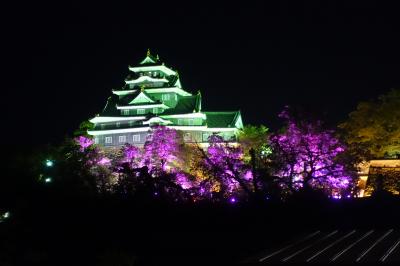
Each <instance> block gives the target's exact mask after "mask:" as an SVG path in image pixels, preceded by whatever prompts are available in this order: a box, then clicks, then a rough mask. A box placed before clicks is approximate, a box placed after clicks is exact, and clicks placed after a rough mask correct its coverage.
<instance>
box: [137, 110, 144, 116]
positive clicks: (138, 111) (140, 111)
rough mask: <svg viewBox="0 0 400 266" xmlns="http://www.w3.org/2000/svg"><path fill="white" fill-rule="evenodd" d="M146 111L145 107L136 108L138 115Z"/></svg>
mask: <svg viewBox="0 0 400 266" xmlns="http://www.w3.org/2000/svg"><path fill="white" fill-rule="evenodd" d="M145 113H146V110H145V109H137V114H138V115H144V114H145Z"/></svg>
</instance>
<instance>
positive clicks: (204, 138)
mask: <svg viewBox="0 0 400 266" xmlns="http://www.w3.org/2000/svg"><path fill="white" fill-rule="evenodd" d="M209 137H210V134H208V133H203V141H208V138H209Z"/></svg>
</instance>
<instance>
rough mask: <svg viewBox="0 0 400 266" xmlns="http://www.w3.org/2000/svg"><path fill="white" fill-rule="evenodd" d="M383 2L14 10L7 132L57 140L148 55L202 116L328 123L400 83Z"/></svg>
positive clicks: (392, 20) (26, 139)
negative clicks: (292, 109)
mask: <svg viewBox="0 0 400 266" xmlns="http://www.w3.org/2000/svg"><path fill="white" fill-rule="evenodd" d="M377 3H378V2H362V4H361V5H359V4H352V5H350V4H339V3H338V2H336V3H334V2H330V3H311V2H310V3H309V4H307V5H303V4H296V5H292V4H288V3H284V2H280V4H279V5H274V6H273V5H268V6H267V5H261V4H259V5H250V4H248V5H246V6H240V5H232V4H229V5H219V6H216V5H209V6H205V5H204V6H200V5H197V6H193V5H192V6H185V5H182V4H179V5H173V4H170V3H164V4H155V3H153V4H152V5H151V6H150V5H149V6H146V5H145V4H137V3H134V4H132V5H130V6H120V7H118V8H116V7H110V6H101V5H100V4H97V5H96V6H76V7H66V6H60V7H55V6H46V5H43V6H38V5H33V6H24V7H23V8H20V7H10V8H9V10H7V11H9V12H8V15H7V16H6V17H5V18H3V19H5V21H4V23H3V24H4V25H5V26H6V27H5V32H4V35H3V37H4V40H6V42H5V43H6V49H4V50H3V51H4V52H5V56H4V57H3V58H4V61H3V67H4V69H6V71H3V73H5V74H6V76H5V80H6V82H5V84H4V87H3V91H4V92H5V97H4V98H3V102H4V103H5V107H4V108H5V110H6V121H5V124H4V128H11V129H13V132H14V133H13V134H14V135H15V138H17V139H19V140H20V141H21V143H22V144H28V145H38V144H44V143H48V142H53V143H54V142H56V141H60V140H61V139H62V138H63V137H64V136H65V135H67V134H71V133H72V131H73V130H74V129H76V128H77V126H78V125H79V123H80V122H81V121H83V120H86V119H89V118H92V117H93V116H94V115H95V114H96V113H99V112H100V111H101V109H102V108H103V107H104V105H105V103H106V100H107V98H108V97H109V96H110V95H111V89H113V88H119V87H121V86H122V85H123V83H124V78H125V77H126V76H127V74H128V65H135V64H137V63H138V62H139V61H140V60H142V59H143V57H144V56H145V53H146V50H147V48H150V49H151V51H152V52H153V53H155V54H158V55H159V56H160V58H161V60H162V61H164V62H165V63H166V65H168V66H170V67H172V68H174V69H177V70H178V71H179V74H180V77H181V80H182V85H183V87H184V88H185V89H187V90H188V91H192V92H196V91H197V90H201V92H202V95H203V103H204V104H203V109H207V110H236V109H240V110H241V111H242V115H243V119H244V122H245V124H248V123H250V124H265V125H266V126H268V127H270V128H272V129H276V128H277V127H278V126H279V123H278V120H277V118H276V115H277V113H278V112H279V111H280V110H281V109H282V108H283V106H284V105H291V106H300V107H303V108H305V109H307V110H309V111H311V112H312V113H315V114H316V115H317V116H319V117H320V118H322V119H324V120H326V121H327V122H328V124H330V125H331V126H333V125H335V124H336V123H337V122H339V121H341V120H343V119H345V118H346V116H347V114H348V113H349V112H350V111H352V110H354V109H355V107H356V104H357V103H358V102H359V101H362V100H368V99H371V98H376V97H377V96H378V95H380V94H382V93H385V92H386V91H388V90H389V89H390V88H399V87H400V75H399V70H400V52H399V50H400V48H399V47H400V45H399V37H398V36H399V27H398V26H399V23H398V22H397V21H396V20H397V15H396V14H395V13H396V10H397V9H396V8H395V7H387V6H386V7H382V6H379V5H378V4H377ZM383 10H385V11H383ZM3 134H6V133H5V132H3Z"/></svg>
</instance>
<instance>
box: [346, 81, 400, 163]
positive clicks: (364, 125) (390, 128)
mask: <svg viewBox="0 0 400 266" xmlns="http://www.w3.org/2000/svg"><path fill="white" fill-rule="evenodd" d="M339 127H340V128H341V129H342V130H343V136H344V139H345V141H346V143H347V144H348V145H349V146H351V147H354V148H357V147H363V148H364V149H367V150H368V151H369V153H370V157H372V158H383V157H392V158H393V157H400V90H399V89H392V90H391V91H390V92H388V93H387V94H385V95H382V96H380V97H379V98H378V100H374V101H367V102H361V103H359V104H358V106H357V110H355V111H354V112H352V113H350V115H349V118H348V120H347V121H345V122H344V123H342V124H340V125H339Z"/></svg>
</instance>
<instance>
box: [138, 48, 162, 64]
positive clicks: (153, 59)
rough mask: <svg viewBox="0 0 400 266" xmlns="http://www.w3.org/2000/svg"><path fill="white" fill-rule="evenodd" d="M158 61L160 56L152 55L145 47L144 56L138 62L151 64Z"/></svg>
mask: <svg viewBox="0 0 400 266" xmlns="http://www.w3.org/2000/svg"><path fill="white" fill-rule="evenodd" d="M158 63H160V58H159V57H158V55H157V56H153V55H152V54H151V53H150V49H147V53H146V57H145V58H144V59H143V60H142V61H141V62H140V63H139V64H140V65H151V64H158Z"/></svg>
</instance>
